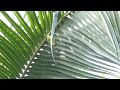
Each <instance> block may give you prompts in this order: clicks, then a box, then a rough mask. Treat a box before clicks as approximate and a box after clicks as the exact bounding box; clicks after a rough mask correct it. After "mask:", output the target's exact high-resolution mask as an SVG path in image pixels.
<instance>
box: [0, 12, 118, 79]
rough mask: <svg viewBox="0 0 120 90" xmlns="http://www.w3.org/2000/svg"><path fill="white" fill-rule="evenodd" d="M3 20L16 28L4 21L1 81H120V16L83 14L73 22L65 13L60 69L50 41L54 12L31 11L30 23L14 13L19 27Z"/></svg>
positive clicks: (59, 37)
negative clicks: (113, 79) (83, 79)
mask: <svg viewBox="0 0 120 90" xmlns="http://www.w3.org/2000/svg"><path fill="white" fill-rule="evenodd" d="M2 14H3V15H4V16H5V17H6V19H7V20H8V21H9V22H10V23H11V24H12V26H13V27H14V28H10V27H8V25H6V24H5V23H4V22H3V21H2V20H0V32H1V33H2V35H1V36H0V42H1V43H2V44H1V45H0V48H1V49H0V53H1V54H0V78H24V79H39V78H40V79H42V78H46V79H64V78H65V79H67V78H68V79H75V78H99V79H100V78H120V77H119V76H120V63H119V62H120V13H119V12H117V11H114V12H113V11H94V12H92V11H79V12H74V13H71V14H70V15H69V16H67V14H64V12H63V11H61V12H60V14H59V17H58V18H59V20H58V22H60V23H59V25H58V27H57V28H56V33H55V36H54V38H55V42H56V45H55V46H53V53H54V57H55V60H56V62H57V64H54V60H53V58H52V55H51V52H50V45H49V43H48V42H47V41H46V37H47V35H48V34H49V32H50V29H51V25H52V14H53V12H52V11H48V12H47V11H46V12H45V11H38V12H34V11H27V12H25V15H26V16H25V18H27V21H26V20H25V18H23V17H22V16H21V15H20V13H19V12H14V15H15V16H16V17H17V19H18V21H19V24H18V22H15V21H14V20H13V19H12V18H11V17H9V15H8V14H7V13H6V12H3V11H2ZM62 17H64V18H62ZM28 23H29V24H28ZM28 61H29V63H28ZM53 64H54V65H53ZM20 74H22V76H20Z"/></svg>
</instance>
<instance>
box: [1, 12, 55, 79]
mask: <svg viewBox="0 0 120 90" xmlns="http://www.w3.org/2000/svg"><path fill="white" fill-rule="evenodd" d="M1 13H2V14H3V15H4V17H5V18H6V19H7V20H8V22H9V23H10V24H11V26H10V27H9V26H8V25H7V24H6V23H5V22H4V21H2V19H0V33H1V34H0V42H1V44H0V69H1V70H0V78H20V74H23V75H24V70H25V69H26V66H29V63H28V61H32V59H34V56H35V54H36V53H37V52H38V50H39V49H40V48H41V46H42V44H44V41H45V40H46V37H47V34H49V32H50V29H51V22H52V21H51V20H52V14H53V12H52V11H49V12H47V11H41V12H39V13H38V12H35V11H26V12H25V14H24V17H23V16H22V15H21V14H20V12H18V11H14V12H13V13H14V15H15V16H16V18H17V19H18V22H16V21H15V20H14V19H13V18H11V17H10V16H9V15H8V13H7V12H5V11H1ZM40 13H42V14H43V15H42V16H43V19H41V18H39V17H40ZM26 19H27V20H26ZM41 22H44V23H45V25H46V26H44V27H43V23H41Z"/></svg>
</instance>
